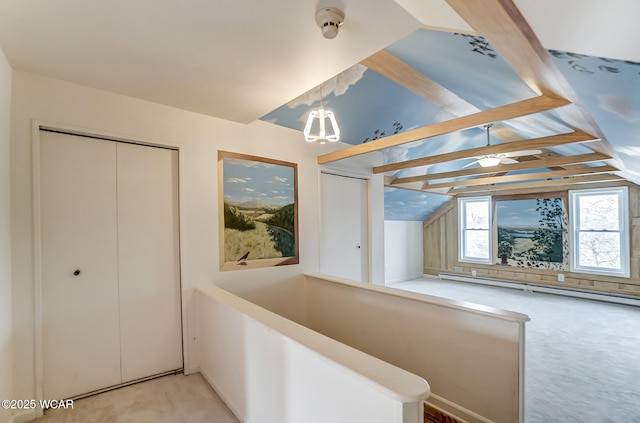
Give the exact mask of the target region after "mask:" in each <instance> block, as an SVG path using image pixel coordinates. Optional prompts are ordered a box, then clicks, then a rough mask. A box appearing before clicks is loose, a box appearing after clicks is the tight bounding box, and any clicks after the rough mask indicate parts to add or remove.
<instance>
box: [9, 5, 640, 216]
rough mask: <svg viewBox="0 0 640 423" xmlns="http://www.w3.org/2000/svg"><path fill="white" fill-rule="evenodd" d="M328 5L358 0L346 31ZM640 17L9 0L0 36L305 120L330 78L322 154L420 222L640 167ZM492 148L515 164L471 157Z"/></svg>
mask: <svg viewBox="0 0 640 423" xmlns="http://www.w3.org/2000/svg"><path fill="white" fill-rule="evenodd" d="M324 6H337V7H340V8H342V9H343V10H344V11H345V13H346V19H345V24H344V26H343V27H342V28H341V30H340V34H339V35H338V37H337V38H336V39H334V40H326V39H324V38H322V36H321V35H320V31H319V29H318V28H317V27H316V25H315V22H314V19H313V16H314V12H315V11H316V10H317V9H318V8H320V7H324ZM637 16H640V3H638V2H637V1H635V0H608V1H604V0H565V1H562V2H558V1H557V0H538V1H536V2H531V1H526V0H474V1H473V2H469V1H467V0H396V1H392V0H333V1H331V0H320V1H293V0H278V1H271V2H263V1H262V2H261V1H257V0H247V1H243V2H234V1H229V0H227V1H223V0H217V1H211V0H207V1H205V0H194V1H190V2H179V1H177V0H176V1H165V2H157V1H155V0H137V1H135V2H131V1H129V0H113V1H109V2H86V1H82V0H52V1H47V2H39V1H35V0H3V1H2V2H0V46H1V47H2V48H3V50H4V52H5V54H6V55H7V57H8V59H9V61H10V63H11V64H12V66H13V67H14V68H16V69H22V70H25V71H29V72H34V73H38V74H42V75H46V76H51V77H54V78H58V79H62V80H66V81H70V82H74V83H78V84H83V85H87V86H91V87H95V88H99V89H104V90H108V91H113V92H116V93H121V94H124V95H129V96H133V97H138V98H142V99H146V100H150V101H154V102H158V103H163V104H167V105H171V106H175V107H180V108H183V109H186V110H191V111H195V112H199V113H204V114H208V115H212V116H216V117H220V118H224V119H229V120H233V121H236V122H241V123H249V122H252V121H254V120H256V119H258V118H262V119H263V120H266V121H270V122H273V123H275V124H279V125H284V126H289V127H291V128H295V129H298V130H301V129H302V126H303V120H304V118H305V117H306V113H308V111H309V109H310V108H311V107H312V106H314V105H317V103H318V99H319V97H320V87H321V86H322V88H323V96H324V98H325V100H324V101H325V104H326V105H328V106H329V107H331V108H332V109H334V111H335V112H336V115H337V116H338V119H339V122H340V126H341V129H342V131H343V138H342V139H343V143H341V145H340V147H341V148H339V149H337V150H336V149H335V146H330V147H329V146H313V148H317V153H318V162H319V163H320V164H326V165H329V166H330V165H332V164H339V163H348V162H350V161H356V160H359V163H365V164H369V166H370V168H371V170H372V171H373V172H375V173H384V174H385V175H386V176H385V177H386V184H387V190H386V192H385V207H386V209H385V216H386V218H388V219H423V218H424V217H426V216H427V215H428V214H429V213H431V212H432V211H433V210H435V209H436V208H437V207H439V205H440V204H442V203H443V202H445V201H448V200H449V199H450V198H452V197H453V196H456V195H466V194H470V193H486V192H509V191H510V190H513V189H514V187H516V186H517V189H518V190H519V191H520V192H538V191H541V190H545V189H549V187H552V186H556V187H565V186H567V187H568V186H577V185H581V186H589V185H591V184H593V183H598V182H603V181H605V182H606V181H617V180H619V179H620V178H626V179H628V180H631V181H633V182H636V183H637V182H638V181H640V171H637V170H635V168H636V167H637V166H636V163H639V161H638V160H639V157H640V89H639V88H640V66H639V65H638V63H640V47H638V44H637V41H636V40H638V39H640V27H639V26H638V25H637V22H636V21H637V19H636V18H637ZM486 124H494V126H493V127H492V128H491V130H490V137H489V143H490V144H491V145H490V146H487V136H486V131H485V129H484V125H486ZM301 142H303V141H302V136H301ZM531 149H533V150H540V153H539V154H535V155H526V156H518V155H517V152H518V151H522V150H531ZM486 154H502V155H514V154H515V156H513V157H512V159H514V160H517V163H510V164H501V165H499V166H497V167H492V168H482V167H479V166H478V165H477V164H475V163H474V164H471V163H472V162H474V161H475V160H476V159H477V157H480V156H483V155H486ZM514 160H511V161H512V162H513V161H514ZM507 161H508V160H507Z"/></svg>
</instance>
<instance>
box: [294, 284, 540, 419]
mask: <svg viewBox="0 0 640 423" xmlns="http://www.w3.org/2000/svg"><path fill="white" fill-rule="evenodd" d="M305 277H306V278H305V279H306V284H307V287H306V290H307V298H306V306H307V326H308V327H309V328H310V329H313V330H315V331H318V332H320V333H322V334H324V335H327V336H329V337H331V338H333V339H336V340H338V341H340V342H343V343H345V344H348V345H350V346H352V347H354V348H357V349H359V350H361V351H364V352H367V353H368V354H371V355H373V356H375V357H378V358H380V359H382V360H385V361H387V362H389V363H392V364H394V365H396V366H398V367H401V368H403V369H405V370H408V371H410V372H411V373H414V374H416V375H419V376H421V377H423V378H425V379H426V380H428V381H429V384H430V386H431V391H432V394H431V396H430V397H429V399H428V400H427V402H428V403H429V404H432V405H434V406H436V407H438V408H441V409H443V410H445V411H447V412H449V413H451V414H453V415H455V416H457V417H459V418H461V419H463V420H465V421H468V422H482V423H487V422H501V423H502V422H522V421H523V418H524V417H523V416H524V407H523V404H524V401H523V386H524V331H525V327H524V325H525V322H527V321H528V320H529V317H528V316H526V315H524V314H520V313H514V312H509V311H504V310H499V309H495V308H491V307H485V306H480V305H476V304H471V303H466V302H460V301H453V300H447V299H443V298H438V297H431V296H426V295H420V294H413V293H409V292H406V291H400V290H395V289H391V288H385V287H379V286H374V285H370V284H364V283H359V282H351V281H347V280H344V279H340V278H334V277H330V276H326V275H320V274H307V275H305Z"/></svg>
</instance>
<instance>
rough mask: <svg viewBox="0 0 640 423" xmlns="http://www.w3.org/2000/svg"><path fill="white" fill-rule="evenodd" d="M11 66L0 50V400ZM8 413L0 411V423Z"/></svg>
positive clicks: (1, 395) (5, 351)
mask: <svg viewBox="0 0 640 423" xmlns="http://www.w3.org/2000/svg"><path fill="white" fill-rule="evenodd" d="M11 73H12V71H11V66H9V63H8V62H7V59H6V57H5V55H4V52H3V51H2V49H1V48H0V400H2V399H10V398H13V370H12V369H13V331H12V322H11V311H12V307H11V220H10V201H9V187H10V184H9V175H10V161H9V140H10V130H9V128H10V126H9V123H10V116H11V113H10V110H11ZM8 418H9V412H8V410H4V409H2V408H0V422H4V421H6V420H8Z"/></svg>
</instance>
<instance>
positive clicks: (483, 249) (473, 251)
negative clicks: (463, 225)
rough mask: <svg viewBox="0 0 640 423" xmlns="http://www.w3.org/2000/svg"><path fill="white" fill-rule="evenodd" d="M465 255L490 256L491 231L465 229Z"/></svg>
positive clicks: (484, 257)
mask: <svg viewBox="0 0 640 423" xmlns="http://www.w3.org/2000/svg"><path fill="white" fill-rule="evenodd" d="M465 240H466V242H465V249H464V256H465V257H469V258H471V257H475V258H483V259H488V258H489V231H468V230H467V231H465Z"/></svg>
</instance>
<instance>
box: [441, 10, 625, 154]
mask: <svg viewBox="0 0 640 423" xmlns="http://www.w3.org/2000/svg"><path fill="white" fill-rule="evenodd" d="M446 2H447V3H448V4H449V5H450V6H451V7H452V8H453V10H455V11H456V13H458V15H460V17H461V18H462V19H464V20H465V21H466V22H467V23H468V24H469V26H471V27H472V28H473V29H474V30H475V31H477V32H478V33H479V34H481V35H482V37H483V38H485V39H486V40H487V41H488V42H489V44H490V45H491V47H493V48H494V49H495V50H496V51H497V52H498V53H499V54H500V57H501V58H502V59H504V60H505V61H506V62H507V63H508V64H509V65H510V66H511V68H512V69H513V70H514V71H515V72H516V73H517V74H518V76H520V78H521V79H522V80H523V81H524V82H525V83H526V84H527V85H528V86H529V87H530V88H531V89H532V90H534V91H535V92H536V93H539V94H540V95H547V94H548V93H553V94H554V95H557V96H560V97H564V98H567V99H569V100H571V102H572V103H573V106H571V107H567V108H564V109H562V110H559V111H558V115H559V116H560V118H561V119H562V120H563V121H564V122H566V123H567V124H568V125H570V126H571V127H573V128H576V129H580V130H582V131H585V132H589V133H591V134H594V135H596V136H597V137H598V138H600V139H601V140H602V141H601V142H598V143H594V149H595V150H596V151H599V152H602V153H606V154H608V155H610V156H612V157H614V158H617V156H616V153H615V151H614V150H613V148H611V146H610V145H609V143H608V142H606V140H605V138H604V134H603V133H602V131H601V130H600V128H599V127H598V125H597V124H596V122H595V120H594V119H593V117H592V116H591V115H590V114H589V112H588V111H587V109H586V108H585V107H584V106H583V105H582V104H581V102H580V100H579V98H578V96H577V94H576V93H575V91H574V90H573V88H572V87H571V85H570V84H569V82H568V81H567V80H566V78H565V77H564V75H562V73H561V72H560V70H559V69H558V67H557V66H556V65H555V63H553V60H552V59H551V57H550V55H549V53H548V52H547V50H546V49H545V48H544V47H543V46H542V43H541V42H540V40H539V39H538V38H537V36H536V34H535V32H534V31H533V29H532V28H531V27H530V26H529V24H528V23H527V21H526V20H525V18H524V16H522V14H521V13H520V11H519V10H518V8H517V6H516V5H515V3H514V1H513V0H474V1H468V0H446Z"/></svg>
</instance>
